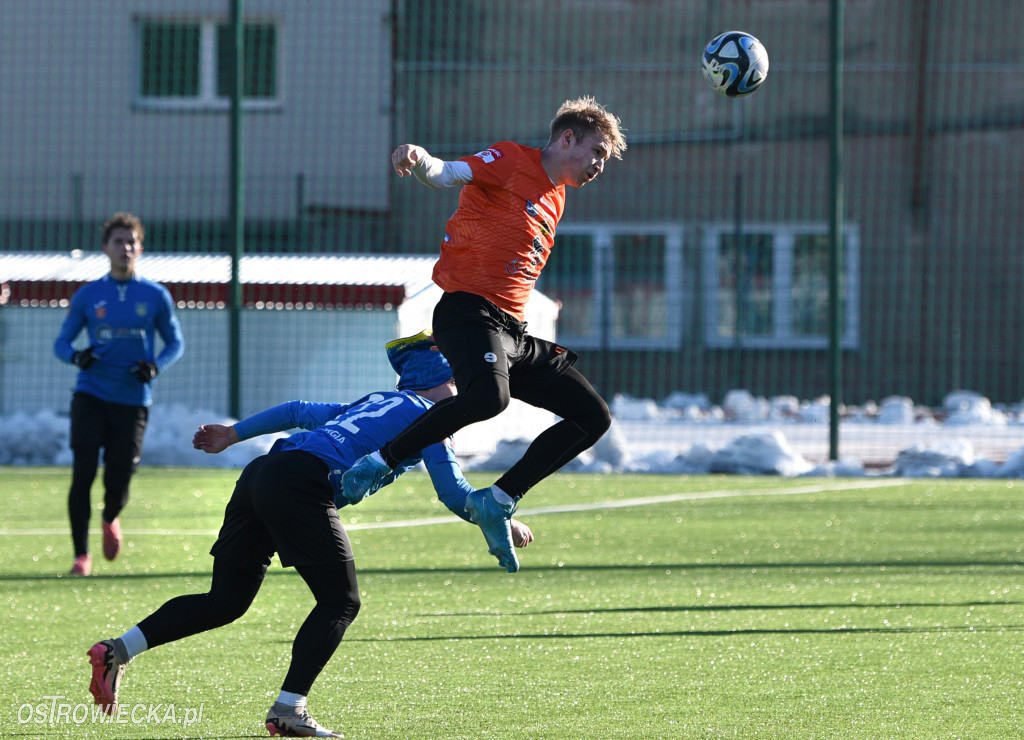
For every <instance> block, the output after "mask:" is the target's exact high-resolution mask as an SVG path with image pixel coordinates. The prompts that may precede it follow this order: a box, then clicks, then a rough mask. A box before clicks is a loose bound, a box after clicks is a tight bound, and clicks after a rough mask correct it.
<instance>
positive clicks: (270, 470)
mask: <svg viewBox="0 0 1024 740" xmlns="http://www.w3.org/2000/svg"><path fill="white" fill-rule="evenodd" d="M328 472H329V471H328V468H327V464H326V463H324V462H323V461H322V460H320V458H318V457H315V456H314V455H311V454H309V453H308V452H302V451H300V450H284V451H281V452H271V453H269V454H266V455H263V456H262V457H258V458H256V459H255V460H253V461H252V462H251V463H249V464H248V465H246V466H245V469H244V470H243V471H242V474H241V476H239V478H238V482H237V483H236V484H235V490H234V493H232V494H231V500H230V501H228V505H227V508H226V509H225V511H224V524H223V525H222V526H221V528H220V534H219V535H218V536H217V541H216V542H214V543H213V547H212V548H211V549H210V554H211V555H213V556H214V557H215V558H224V559H226V560H228V561H230V562H232V563H233V564H235V565H236V566H238V567H240V568H243V569H245V570H247V571H249V572H256V573H257V574H258V575H259V576H260V577H263V575H265V574H266V572H267V567H268V566H269V565H270V557H271V556H272V555H273V554H274V553H275V552H276V553H277V554H278V555H279V556H280V558H281V564H282V565H283V566H285V567H292V566H296V565H333V564H336V563H340V562H344V561H346V560H352V559H353V557H352V545H351V544H350V543H349V541H348V535H347V534H346V533H345V529H344V527H342V526H341V520H340V519H338V510H337V509H336V508H335V506H334V493H333V491H332V489H331V486H330V483H328V481H327V474H328Z"/></svg>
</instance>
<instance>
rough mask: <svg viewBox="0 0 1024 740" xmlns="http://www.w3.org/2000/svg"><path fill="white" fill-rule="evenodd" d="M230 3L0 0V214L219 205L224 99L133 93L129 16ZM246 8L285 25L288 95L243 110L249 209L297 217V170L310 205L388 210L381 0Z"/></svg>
mask: <svg viewBox="0 0 1024 740" xmlns="http://www.w3.org/2000/svg"><path fill="white" fill-rule="evenodd" d="M228 8H229V4H228V3H227V2H226V1H225V0H88V2H83V1H82V0H32V1H31V2H27V0H4V2H2V3H0V131H2V132H3V135H2V136H0V162H3V168H2V170H0V218H13V219H32V218H46V219H54V218H62V217H65V218H69V219H70V218H77V217H81V218H84V219H93V220H97V219H103V218H106V217H107V216H109V215H110V213H111V212H113V211H114V210H130V211H133V212H135V213H138V214H140V215H141V216H142V217H143V218H144V219H146V220H166V219H189V220H203V219H213V218H224V217H225V216H226V215H227V213H228V206H229V202H228V199H229V193H228V188H227V182H228V167H229V160H228V152H229V146H228V142H229V140H228V134H229V125H228V123H229V121H228V118H229V114H228V111H227V110H195V111H185V110H150V109H144V108H140V107H139V106H137V105H136V101H135V93H136V79H137V50H136V22H137V19H138V18H139V17H158V18H185V19H189V20H194V19H196V18H212V19H218V20H221V21H226V20H227V13H228ZM244 8H245V16H246V18H247V19H270V20H273V21H275V22H277V23H278V24H279V25H278V28H279V37H278V38H279V44H280V67H279V82H280V87H281V96H282V104H281V106H280V107H279V108H277V109H273V110H267V111H254V112H251V113H248V114H247V115H246V116H245V120H244V133H243V158H244V169H245V184H246V188H245V209H246V216H247V218H249V219H272V218H282V217H292V216H294V214H295V210H296V182H297V177H298V176H299V175H300V174H301V175H302V176H303V182H304V194H305V197H304V201H305V202H306V203H310V204H316V205H319V206H325V207H328V208H340V209H345V208H356V209H371V210H374V209H377V210H379V209H384V208H386V206H387V199H388V178H389V177H390V175H391V173H390V168H389V167H388V166H387V162H388V155H389V153H390V151H391V145H392V142H391V121H390V117H389V112H390V100H391V71H390V70H391V66H390V64H391V51H390V38H391V35H390V27H389V21H388V18H387V14H388V12H389V11H390V1H389V0H358V1H355V0H346V1H344V2H337V3H324V2H322V1H314V0H246V2H245V3H244ZM311 142H315V146H311ZM44 155H45V156H44ZM382 163H383V164H382ZM76 178H77V179H76ZM76 182H77V183H79V185H78V186H76V184H75V183H76ZM76 188H78V189H77V190H76ZM79 209H80V212H76V211H78V210H79Z"/></svg>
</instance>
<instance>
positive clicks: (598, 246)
mask: <svg viewBox="0 0 1024 740" xmlns="http://www.w3.org/2000/svg"><path fill="white" fill-rule="evenodd" d="M568 235H589V236H591V238H592V242H591V243H592V249H593V259H592V260H591V275H590V279H591V286H592V289H593V297H592V299H591V300H592V301H593V306H592V311H591V321H590V329H591V332H592V336H585V335H570V334H563V333H562V332H561V330H559V333H558V340H559V341H564V342H565V343H566V344H570V345H572V346H573V347H578V348H580V349H611V350H638V349H657V350H679V349H680V348H681V346H682V339H683V305H684V281H683V247H684V244H685V242H686V239H685V237H686V227H685V225H684V224H682V223H677V222H670V223H643V222H614V223H611V222H608V223H604V222H586V223H573V224H561V225H559V226H558V229H557V231H556V233H555V240H556V245H555V248H554V250H553V254H552V255H551V259H558V254H557V251H558V246H557V239H558V237H559V236H568ZM617 236H663V237H664V239H665V245H664V250H665V255H664V259H665V270H664V275H662V276H661V277H662V279H663V281H664V286H665V298H666V312H665V333H664V335H663V336H660V337H649V336H624V337H623V336H620V337H616V336H614V335H613V333H612V323H613V319H612V317H613V315H614V312H615V300H616V293H615V277H616V271H615V269H614V267H615V265H614V254H615V251H614V250H615V237H617ZM543 280H544V275H543V273H541V287H540V290H541V291H542V292H543V290H544V287H543ZM549 297H551V296H549ZM556 300H557V298H556Z"/></svg>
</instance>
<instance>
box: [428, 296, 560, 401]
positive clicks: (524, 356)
mask: <svg viewBox="0 0 1024 740" xmlns="http://www.w3.org/2000/svg"><path fill="white" fill-rule="evenodd" d="M433 324H434V326H433V331H434V341H435V342H437V347H438V349H440V350H441V352H442V353H443V354H444V356H445V359H447V360H448V364H449V365H451V366H452V373H453V374H454V375H455V384H456V385H457V386H458V387H459V388H466V387H468V386H469V385H470V384H471V383H472V382H473V380H474V379H475V378H476V377H478V376H479V375H484V374H490V375H499V376H503V377H506V378H508V379H509V388H510V392H511V394H512V397H513V398H516V397H518V396H517V394H516V389H517V388H519V387H523V386H524V385H526V386H529V387H531V388H533V389H537V388H543V387H544V386H545V385H547V384H548V383H549V382H551V380H553V379H554V378H556V377H558V376H559V375H561V374H562V373H564V372H565V370H566V369H567V368H569V367H572V365H573V364H574V363H575V362H576V360H577V359H578V355H577V354H576V353H575V352H573V351H571V350H568V349H566V348H565V347H562V346H561V345H558V344H555V343H554V342H549V341H547V340H545V339H537V338H536V337H533V336H530V334H528V333H527V331H526V322H524V321H517V320H516V319H514V318H512V317H511V316H509V315H508V314H507V313H505V312H504V311H502V310H501V309H500V308H498V307H497V306H495V305H494V304H493V303H491V302H490V301H488V300H487V299H486V298H481V297H480V296H478V295H474V294H472V293H464V292H455V293H445V294H444V295H443V296H441V300H439V301H438V302H437V305H436V306H435V307H434V319H433Z"/></svg>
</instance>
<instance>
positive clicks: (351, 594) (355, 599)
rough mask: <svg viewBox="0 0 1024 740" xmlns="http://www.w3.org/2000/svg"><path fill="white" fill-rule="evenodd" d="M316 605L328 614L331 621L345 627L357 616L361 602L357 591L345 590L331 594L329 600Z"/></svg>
mask: <svg viewBox="0 0 1024 740" xmlns="http://www.w3.org/2000/svg"><path fill="white" fill-rule="evenodd" d="M317 605H318V606H320V607H321V608H323V609H325V610H326V611H327V612H328V614H329V615H330V619H331V620H332V621H335V622H340V623H341V624H343V625H345V626H346V627H347V626H348V625H350V624H352V623H353V622H354V621H355V620H356V617H357V616H358V615H359V608H360V607H361V606H362V601H361V600H360V598H359V591H358V590H356V589H345V590H342V591H339V592H337V593H336V594H333V595H332V597H331V598H330V599H327V600H321V601H319V602H317Z"/></svg>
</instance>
